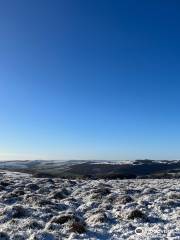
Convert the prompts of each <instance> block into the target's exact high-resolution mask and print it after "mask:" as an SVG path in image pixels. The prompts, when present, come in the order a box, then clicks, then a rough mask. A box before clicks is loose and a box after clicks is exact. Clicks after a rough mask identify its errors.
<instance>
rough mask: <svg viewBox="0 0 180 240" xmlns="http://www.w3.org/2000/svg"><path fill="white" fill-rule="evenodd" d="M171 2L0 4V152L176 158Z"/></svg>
mask: <svg viewBox="0 0 180 240" xmlns="http://www.w3.org/2000/svg"><path fill="white" fill-rule="evenodd" d="M179 12H180V3H179V1H174V0H172V1H158V0H157V1H144V0H143V1H135V0H127V1H115V0H112V1H109V0H108V1H106V0H102V1H100V0H91V1H90V0H86V1H84V0H77V1H74V0H64V1H60V0H54V1H49V0H48V1H47V0H38V1H37V0H31V1H24V0H7V1H0V159H1V160H2V159H136V158H153V159H164V158H165V159H174V158H180V109H179V107H180V31H179V29H180V14H179Z"/></svg>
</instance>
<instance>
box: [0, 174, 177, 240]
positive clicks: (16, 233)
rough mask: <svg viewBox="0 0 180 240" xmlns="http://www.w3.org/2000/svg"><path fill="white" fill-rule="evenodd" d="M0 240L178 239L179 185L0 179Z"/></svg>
mask: <svg viewBox="0 0 180 240" xmlns="http://www.w3.org/2000/svg"><path fill="white" fill-rule="evenodd" d="M0 191H1V194H0V240H2V239H4V240H6V239H12V240H25V239H29V240H59V239H102V240H105V239H114V240H121V239H129V240H130V239H131V240H133V239H134V240H138V239H139V240H140V239H143V240H148V239H149V240H150V239H151V240H158V239H163V240H165V239H174V240H176V239H180V181H179V180H172V179H171V180H168V179H166V180H163V179H161V180H65V179H64V180H62V179H45V178H41V179H39V178H33V177H31V176H30V175H27V174H15V173H13V174H12V173H10V172H9V173H8V172H1V173H0Z"/></svg>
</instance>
